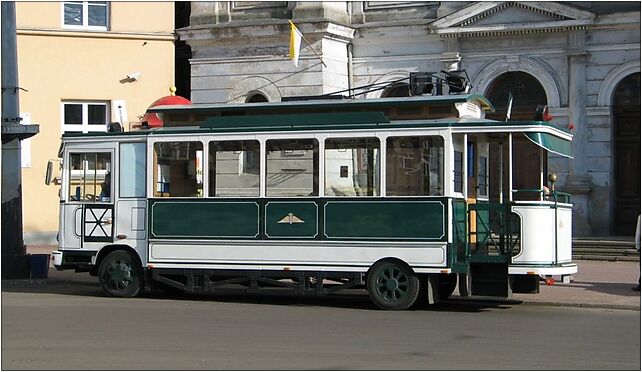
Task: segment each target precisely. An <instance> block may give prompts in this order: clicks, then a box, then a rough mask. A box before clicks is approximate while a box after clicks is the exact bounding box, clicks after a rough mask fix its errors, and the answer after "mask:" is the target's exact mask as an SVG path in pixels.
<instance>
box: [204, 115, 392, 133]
mask: <svg viewBox="0 0 642 372" xmlns="http://www.w3.org/2000/svg"><path fill="white" fill-rule="evenodd" d="M389 122H390V120H388V118H387V117H386V116H385V115H384V114H383V113H382V112H342V113H327V114H325V113H320V114H286V115H247V116H221V117H210V118H208V119H207V120H206V121H205V123H204V124H203V125H201V128H213V129H215V128H237V129H248V128H252V129H257V130H259V129H265V128H270V129H274V128H275V127H276V128H281V129H305V128H306V127H311V126H318V125H322V126H329V127H331V126H333V125H340V126H345V125H349V124H355V125H356V124H368V125H373V124H376V123H389Z"/></svg>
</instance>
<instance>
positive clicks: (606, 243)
mask: <svg viewBox="0 0 642 372" xmlns="http://www.w3.org/2000/svg"><path fill="white" fill-rule="evenodd" d="M573 259H575V260H600V261H639V260H640V253H639V252H638V251H637V250H636V249H635V243H634V242H633V238H630V237H587V238H573Z"/></svg>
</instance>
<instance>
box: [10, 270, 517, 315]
mask: <svg viewBox="0 0 642 372" xmlns="http://www.w3.org/2000/svg"><path fill="white" fill-rule="evenodd" d="M76 275H77V277H75V278H73V279H71V280H70V279H65V278H61V277H59V276H55V275H54V277H52V278H49V279H25V280H3V281H2V292H3V293H39V294H54V295H64V296H86V297H105V298H106V296H105V295H104V294H103V292H102V290H101V289H100V285H99V284H98V279H97V278H95V277H92V276H89V275H88V274H76ZM140 297H141V299H144V300H151V301H155V300H175V301H213V302H226V303H246V304H257V305H283V306H314V307H335V308H347V309H348V308H349V309H361V310H379V309H378V308H377V307H376V306H375V305H374V304H373V303H372V302H371V301H370V298H369V297H368V294H367V292H366V291H365V290H357V289H354V290H345V291H344V292H342V293H341V294H331V295H327V296H318V295H293V294H289V293H284V291H283V290H279V289H275V290H273V291H270V292H267V293H265V294H246V293H245V291H244V290H243V289H240V288H239V289H233V290H226V291H224V292H223V291H221V292H212V293H207V294H186V293H182V292H180V291H176V290H171V291H162V290H153V291H151V292H145V293H144V294H142V295H141V296H140ZM114 301H118V299H116V298H115V299H114ZM418 302H421V301H418ZM519 303H521V301H515V300H505V301H502V300H488V299H476V300H470V299H463V298H460V297H456V296H454V297H453V298H452V299H449V300H446V301H443V302H440V303H438V304H436V305H428V304H417V305H415V306H414V307H413V308H411V309H410V310H408V311H430V312H441V311H443V312H463V313H478V312H483V311H488V310H490V309H509V308H510V307H511V306H513V305H516V304H519Z"/></svg>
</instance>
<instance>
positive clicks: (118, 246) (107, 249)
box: [91, 244, 143, 275]
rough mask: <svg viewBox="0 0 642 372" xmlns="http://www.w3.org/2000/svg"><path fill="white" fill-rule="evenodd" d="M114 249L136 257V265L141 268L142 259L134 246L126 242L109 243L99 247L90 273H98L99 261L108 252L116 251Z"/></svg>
mask: <svg viewBox="0 0 642 372" xmlns="http://www.w3.org/2000/svg"><path fill="white" fill-rule="evenodd" d="M116 251H125V252H128V253H129V254H131V255H132V257H134V259H136V261H137V263H138V265H139V266H140V267H141V268H143V260H142V259H141V257H140V255H139V254H138V252H137V251H136V250H135V249H134V248H132V247H131V246H129V245H126V244H110V245H106V246H104V247H103V248H101V249H100V251H98V254H97V255H96V263H95V264H94V267H93V269H92V270H91V275H98V268H99V267H100V264H101V262H102V261H103V260H104V259H105V257H107V256H108V255H109V254H110V253H112V252H116Z"/></svg>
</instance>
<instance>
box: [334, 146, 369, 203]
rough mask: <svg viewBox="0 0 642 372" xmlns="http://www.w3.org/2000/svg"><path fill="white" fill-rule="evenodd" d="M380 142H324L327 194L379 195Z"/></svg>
mask: <svg viewBox="0 0 642 372" xmlns="http://www.w3.org/2000/svg"><path fill="white" fill-rule="evenodd" d="M379 179H380V174H379V139H378V138H342V139H328V140H327V141H326V142H325V194H326V195H328V196H379Z"/></svg>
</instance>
